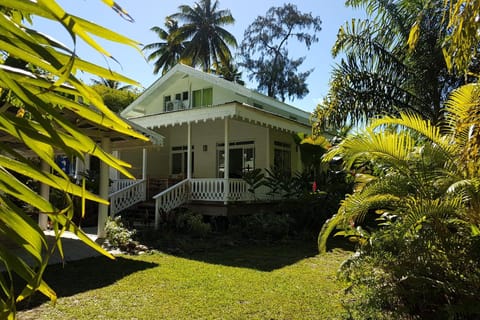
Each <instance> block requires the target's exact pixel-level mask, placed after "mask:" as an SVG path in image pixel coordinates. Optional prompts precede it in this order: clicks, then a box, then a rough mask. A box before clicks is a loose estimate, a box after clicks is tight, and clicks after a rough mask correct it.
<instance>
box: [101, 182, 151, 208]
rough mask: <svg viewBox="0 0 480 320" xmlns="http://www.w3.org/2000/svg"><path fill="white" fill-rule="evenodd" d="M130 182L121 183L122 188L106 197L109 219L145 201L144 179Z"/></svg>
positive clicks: (145, 183)
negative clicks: (108, 203) (108, 204)
mask: <svg viewBox="0 0 480 320" xmlns="http://www.w3.org/2000/svg"><path fill="white" fill-rule="evenodd" d="M130 181H131V183H123V184H122V187H123V188H121V189H118V190H117V191H115V192H113V193H111V194H110V195H109V196H108V199H109V201H110V216H111V217H113V216H114V215H116V214H117V213H119V212H120V211H123V210H125V209H128V208H130V207H132V206H134V205H136V204H137V203H140V202H142V201H145V200H146V199H147V181H146V180H145V179H142V180H138V181H135V180H130Z"/></svg>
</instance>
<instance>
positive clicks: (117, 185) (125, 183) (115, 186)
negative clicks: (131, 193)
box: [108, 179, 137, 194]
mask: <svg viewBox="0 0 480 320" xmlns="http://www.w3.org/2000/svg"><path fill="white" fill-rule="evenodd" d="M136 182H137V180H132V179H118V180H113V181H112V184H111V185H110V188H109V190H108V193H109V194H112V193H114V192H117V191H118V190H122V189H125V188H127V187H129V186H131V185H132V184H135V183H136Z"/></svg>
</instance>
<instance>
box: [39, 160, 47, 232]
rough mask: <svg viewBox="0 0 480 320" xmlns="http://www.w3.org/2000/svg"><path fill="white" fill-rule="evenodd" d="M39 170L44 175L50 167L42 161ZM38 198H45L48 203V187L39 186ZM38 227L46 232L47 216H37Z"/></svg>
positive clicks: (40, 214)
mask: <svg viewBox="0 0 480 320" xmlns="http://www.w3.org/2000/svg"><path fill="white" fill-rule="evenodd" d="M40 168H41V170H42V171H43V172H46V173H48V172H50V166H49V165H48V163H47V162H46V161H44V160H42V162H41V165H40ZM40 196H42V197H43V198H45V199H46V200H47V201H48V200H49V198H50V186H48V185H46V184H44V183H42V184H40ZM38 225H39V227H40V229H42V230H47V227H48V216H47V215H46V214H44V213H39V215H38Z"/></svg>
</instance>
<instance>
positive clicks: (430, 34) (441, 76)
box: [315, 0, 478, 125]
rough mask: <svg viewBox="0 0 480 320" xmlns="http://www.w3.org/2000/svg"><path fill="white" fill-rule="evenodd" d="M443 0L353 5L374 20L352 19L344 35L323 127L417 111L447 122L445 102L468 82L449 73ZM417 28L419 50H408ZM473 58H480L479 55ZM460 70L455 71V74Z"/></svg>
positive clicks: (336, 50)
mask: <svg viewBox="0 0 480 320" xmlns="http://www.w3.org/2000/svg"><path fill="white" fill-rule="evenodd" d="M443 3H444V1H443V0H431V1H410V0H397V1H381V0H350V1H347V4H349V5H351V6H353V7H365V8H366V11H367V14H368V15H369V19H365V20H355V19H354V20H352V21H351V22H349V23H346V24H345V25H344V26H342V27H341V28H340V30H339V33H338V37H337V41H336V43H335V45H334V47H333V49H332V54H333V55H334V57H339V56H340V55H344V58H342V59H341V61H340V63H339V64H338V65H337V66H336V67H335V68H334V70H333V72H332V77H331V80H330V90H329V93H328V95H327V97H326V98H325V100H324V101H323V102H322V103H321V104H320V105H319V106H318V107H317V109H316V111H315V113H316V117H317V118H318V119H322V120H323V122H322V124H323V125H329V124H330V125H339V124H344V123H346V122H348V121H352V122H354V123H358V122H361V121H364V120H366V119H368V118H371V117H376V116H381V115H385V114H388V115H395V116H396V115H398V114H399V113H400V112H414V113H416V114H419V115H421V116H422V117H423V118H424V119H429V120H431V121H432V122H433V123H439V122H440V121H441V120H442V119H443V110H444V108H443V107H444V102H445V100H446V99H447V97H448V94H449V93H450V92H451V90H452V89H455V88H457V87H459V86H460V85H461V84H463V83H464V77H463V73H456V72H452V73H450V72H449V68H448V63H447V62H445V60H444V55H443V47H442V43H443V41H444V39H449V37H450V36H451V31H452V29H451V28H450V27H449V26H448V23H447V21H446V20H445V19H444V18H445V12H446V11H445V10H444V8H443V6H442V5H443ZM412 25H416V26H417V28H416V29H415V30H417V31H418V30H421V32H415V35H416V37H415V42H416V43H417V45H416V46H415V48H414V49H412V47H409V46H408V45H407V42H408V40H409V39H411V38H412V36H411V34H410V28H411V26H412ZM470 54H473V55H475V56H477V57H478V52H477V51H476V50H474V51H473V52H471V53H470ZM452 71H455V70H452Z"/></svg>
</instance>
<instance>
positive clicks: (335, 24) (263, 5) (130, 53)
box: [35, 0, 364, 112]
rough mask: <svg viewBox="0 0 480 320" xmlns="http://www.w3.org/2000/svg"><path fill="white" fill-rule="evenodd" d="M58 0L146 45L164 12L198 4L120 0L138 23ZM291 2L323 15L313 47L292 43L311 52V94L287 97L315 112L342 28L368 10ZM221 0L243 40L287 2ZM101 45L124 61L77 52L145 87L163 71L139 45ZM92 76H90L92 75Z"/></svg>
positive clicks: (102, 8)
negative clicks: (260, 19)
mask: <svg viewBox="0 0 480 320" xmlns="http://www.w3.org/2000/svg"><path fill="white" fill-rule="evenodd" d="M57 2H58V3H59V4H60V5H61V6H62V7H63V8H64V9H65V10H67V11H68V12H70V13H72V14H75V15H79V16H81V17H83V18H86V19H88V20H91V21H93V22H95V23H98V24H100V25H103V26H105V27H108V28H110V29H112V30H115V31H117V32H119V33H122V34H124V35H126V36H128V37H130V38H132V39H134V40H137V41H139V42H140V43H142V44H148V43H152V42H157V41H158V38H157V37H156V35H155V33H153V32H152V31H150V28H151V27H152V26H155V25H158V26H161V27H164V25H163V24H164V20H165V17H166V16H167V15H170V14H172V13H175V12H177V11H178V6H179V5H182V4H187V5H193V4H194V3H195V1H193V0H168V1H167V0H135V1H133V0H117V2H118V3H119V4H120V5H121V6H122V7H124V8H125V9H126V10H127V11H128V12H129V13H130V15H131V16H132V17H133V18H134V19H135V22H134V23H129V22H127V21H125V20H123V19H121V18H120V17H119V16H118V15H117V14H116V13H115V12H114V11H113V10H111V9H110V8H108V7H107V6H106V5H104V4H103V3H102V1H101V0H73V1H72V0H57ZM288 2H289V3H293V4H295V5H297V7H298V9H299V10H300V11H302V12H311V13H312V14H313V15H314V16H320V18H321V20H322V30H321V31H320V32H319V33H318V34H317V36H318V38H319V41H318V43H315V44H314V45H313V46H312V47H311V50H310V51H307V50H306V48H305V47H304V46H302V45H298V43H296V42H294V41H292V42H291V43H290V45H289V47H288V49H289V51H290V53H291V54H292V56H293V57H301V56H306V60H305V62H304V64H303V65H302V68H301V71H305V70H308V69H311V68H313V69H314V71H313V73H312V74H311V75H310V77H309V78H308V88H309V90H310V93H309V94H308V95H307V96H306V97H305V98H303V99H301V100H298V99H296V100H294V101H286V102H287V103H290V104H292V105H294V106H296V107H299V108H301V109H303V110H305V111H308V112H310V111H312V110H313V109H314V108H315V106H316V104H317V103H318V101H319V100H321V98H323V97H324V96H325V94H326V93H327V91H328V81H329V78H330V72H331V70H332V67H333V65H334V64H335V61H334V60H333V58H332V56H331V53H330V52H331V48H332V45H333V43H334V42H335V39H336V35H337V32H338V29H339V27H340V26H342V25H343V24H344V23H345V22H346V21H349V20H351V19H352V18H358V17H363V16H364V14H363V11H362V10H355V9H352V8H346V7H345V6H344V1H343V0H291V1H288ZM219 3H220V8H221V9H230V11H231V12H232V15H233V17H234V18H235V20H236V22H235V24H234V25H233V26H228V27H227V29H228V30H229V31H230V32H231V33H232V34H233V35H234V36H235V37H236V39H237V41H238V42H239V43H240V42H241V41H242V39H243V33H244V31H245V29H246V28H247V27H248V25H250V24H251V23H252V22H253V20H254V19H255V18H256V17H257V16H259V15H264V14H265V13H266V12H267V10H268V9H269V8H270V7H272V6H282V5H283V4H284V3H285V2H284V1H278V0H277V1H274V0H243V1H238V0H219ZM35 26H36V27H37V28H39V29H40V30H42V31H43V32H45V33H47V34H49V35H52V36H53V37H55V38H57V39H59V40H60V41H63V42H64V43H65V44H67V45H69V46H72V42H71V40H70V38H69V37H68V35H67V34H66V33H65V32H63V31H62V30H60V29H59V28H58V25H56V26H55V27H53V26H52V25H50V24H46V23H44V22H43V21H38V20H37V21H35ZM101 44H102V45H103V46H104V47H105V48H106V49H107V50H108V51H109V52H110V53H111V54H112V55H113V56H114V57H115V58H116V59H117V60H118V61H119V63H116V62H114V61H112V60H108V59H105V58H104V57H102V56H101V55H100V54H99V53H96V52H94V51H93V50H90V49H88V48H87V47H86V46H85V45H82V44H79V45H78V47H77V54H78V55H79V56H80V57H82V58H83V59H86V60H88V61H92V62H95V63H97V64H100V65H102V66H106V67H109V68H111V69H113V70H115V71H118V72H120V73H122V74H124V75H126V76H128V77H130V78H132V79H134V80H136V81H138V82H139V83H141V85H142V86H143V87H145V88H147V87H148V86H150V85H151V84H152V83H153V82H154V81H155V80H156V79H158V77H159V76H158V75H157V76H155V75H153V73H152V70H153V63H148V62H147V61H146V59H145V57H144V56H142V54H141V53H139V52H138V51H136V50H135V49H133V48H130V47H126V46H119V45H116V44H111V43H109V42H104V41H102V42H101ZM243 78H244V80H245V81H247V80H248V79H247V76H246V72H243ZM87 79H89V78H88V76H87ZM247 87H249V88H254V87H255V84H253V83H249V82H247Z"/></svg>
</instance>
